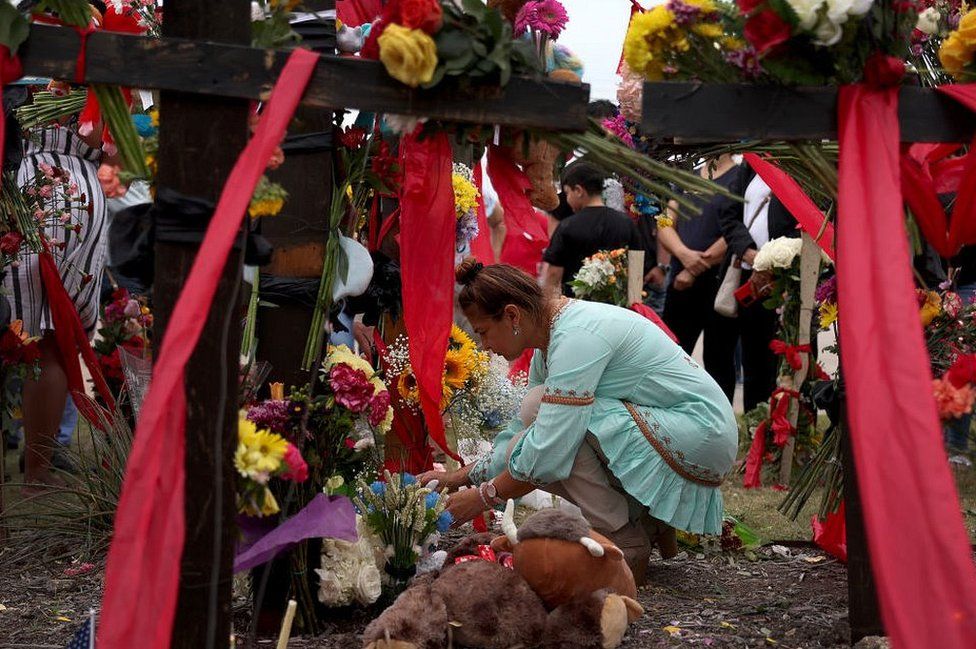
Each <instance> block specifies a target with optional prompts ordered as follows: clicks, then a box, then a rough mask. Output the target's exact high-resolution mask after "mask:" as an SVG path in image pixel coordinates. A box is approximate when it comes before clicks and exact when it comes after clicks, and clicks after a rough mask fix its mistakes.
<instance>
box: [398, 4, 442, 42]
mask: <svg viewBox="0 0 976 649" xmlns="http://www.w3.org/2000/svg"><path fill="white" fill-rule="evenodd" d="M397 22H398V23H400V24H401V25H403V26H404V27H409V28H410V29H422V30H423V31H425V32H427V33H428V34H435V33H437V32H438V31H439V30H440V28H441V26H442V25H443V24H444V12H443V10H442V9H441V3H440V2H438V0H400V20H398V21H397Z"/></svg>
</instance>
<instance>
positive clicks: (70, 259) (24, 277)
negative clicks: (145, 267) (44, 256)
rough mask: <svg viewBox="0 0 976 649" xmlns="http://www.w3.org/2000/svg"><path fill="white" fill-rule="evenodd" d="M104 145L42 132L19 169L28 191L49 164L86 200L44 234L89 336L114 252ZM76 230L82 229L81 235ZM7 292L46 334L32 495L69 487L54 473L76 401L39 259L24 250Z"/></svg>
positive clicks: (30, 414) (31, 326) (28, 403)
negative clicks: (68, 406)
mask: <svg viewBox="0 0 976 649" xmlns="http://www.w3.org/2000/svg"><path fill="white" fill-rule="evenodd" d="M94 133H101V129H100V128H96V129H95V130H94ZM98 144H100V142H98V137H97V136H91V137H88V138H85V137H82V136H81V135H79V134H78V132H77V131H75V130H74V129H73V128H71V127H68V126H62V125H52V126H48V127H44V128H40V129H37V130H34V131H32V132H30V133H28V134H27V135H26V137H25V143H24V157H23V160H22V161H21V163H20V167H19V168H18V171H17V182H18V184H19V185H20V186H22V187H23V186H24V185H26V184H28V183H30V182H31V181H32V179H33V178H34V175H35V173H36V172H37V170H38V169H43V168H44V166H46V165H50V166H51V167H59V168H61V169H63V170H64V171H66V172H67V173H68V174H69V175H70V178H71V181H72V182H73V183H75V184H76V185H77V187H78V192H77V194H78V196H81V197H84V199H83V200H81V201H77V202H76V203H75V204H74V205H73V206H72V207H71V209H70V212H69V214H68V215H66V216H65V218H64V219H63V220H62V219H47V220H46V221H45V225H44V234H45V236H46V237H47V239H48V240H49V241H51V242H52V243H56V245H57V248H55V249H53V250H52V253H53V256H54V258H55V261H56V263H57V265H58V269H59V270H60V272H61V280H62V282H63V283H64V286H65V288H66V289H67V291H68V295H69V296H70V297H71V299H72V300H73V301H74V304H75V306H76V307H77V309H78V314H79V315H80V316H81V322H82V325H83V326H84V327H85V331H86V332H88V335H89V337H91V336H92V334H93V333H94V331H95V323H96V321H97V319H98V310H99V293H98V287H99V286H100V285H101V277H102V271H103V269H104V266H105V259H106V249H107V241H106V237H105V232H106V225H107V220H106V219H107V216H106V209H105V195H104V193H103V192H102V188H101V186H100V185H99V182H98V164H99V161H100V160H101V158H102V151H101V150H100V149H99V148H97V146H98ZM75 225H78V226H80V230H78V231H75V230H74V226H75ZM61 243H63V248H62V247H61ZM3 288H4V291H3V292H4V295H5V297H6V299H7V300H8V301H9V303H10V308H11V311H12V312H13V318H15V319H20V320H23V322H24V329H25V331H27V332H29V333H30V334H31V335H33V336H40V337H41V340H40V351H41V361H40V365H41V371H40V375H39V376H38V378H37V379H36V380H32V379H27V380H25V381H24V386H23V393H22V408H21V409H22V412H23V423H24V434H25V460H26V462H25V472H24V477H25V482H27V483H28V485H29V486H28V487H27V488H26V489H25V490H26V491H28V492H30V491H34V490H37V489H38V488H39V487H43V486H44V485H52V484H60V482H61V479H60V478H59V477H58V476H56V475H55V474H53V473H52V471H51V454H52V450H53V448H54V436H55V434H56V433H57V431H58V426H59V423H60V421H61V415H62V412H63V411H64V404H65V400H66V398H67V396H68V386H67V377H66V375H65V371H64V367H63V366H62V363H61V359H60V356H59V354H58V352H57V345H56V343H55V340H54V331H53V330H54V322H53V320H52V317H51V309H50V306H49V304H48V300H47V296H46V295H45V292H44V287H43V285H42V283H41V272H40V263H39V257H38V255H37V254H34V253H31V252H29V251H27V250H26V249H24V250H22V251H21V255H20V263H19V264H17V265H16V266H12V267H10V268H8V269H7V274H6V276H5V277H4V280H3Z"/></svg>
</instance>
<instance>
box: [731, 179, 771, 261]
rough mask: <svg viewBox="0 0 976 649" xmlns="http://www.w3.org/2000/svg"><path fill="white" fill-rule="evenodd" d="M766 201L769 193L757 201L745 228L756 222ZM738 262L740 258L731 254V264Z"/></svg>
mask: <svg viewBox="0 0 976 649" xmlns="http://www.w3.org/2000/svg"><path fill="white" fill-rule="evenodd" d="M768 202H769V194H766V195H765V196H763V199H762V200H761V201H759V206H758V207H756V211H755V212H753V213H752V218H751V219H749V222H748V223H746V230H748V229H749V228H751V227H752V224H753V223H755V222H756V219H757V218H759V213H760V212H762V209H763V208H764V207H766V203H768ZM738 263H742V258H741V257H738V256H736V255H732V264H738Z"/></svg>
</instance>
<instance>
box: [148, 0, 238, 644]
mask: <svg viewBox="0 0 976 649" xmlns="http://www.w3.org/2000/svg"><path fill="white" fill-rule="evenodd" d="M250 28H251V25H250V8H249V6H248V4H247V3H245V2H233V3H216V2H199V1H198V0H167V3H166V21H165V24H164V25H163V32H164V34H165V35H166V36H182V37H187V38H199V39H206V40H214V41H224V42H231V43H248V42H249V41H250ZM247 112H248V104H247V102H246V101H242V100H240V99H222V98H217V97H202V96H200V95H189V94H183V93H179V92H165V91H164V92H163V93H162V95H161V101H160V116H161V120H160V123H161V127H160V146H159V174H158V183H159V186H160V187H169V188H172V189H174V190H176V191H179V192H180V193H182V194H184V195H187V196H192V197H197V198H201V199H206V200H210V201H213V202H216V200H217V198H218V196H219V195H220V191H221V189H222V188H223V186H224V181H225V180H226V178H227V175H228V174H229V172H230V169H231V167H232V166H233V164H234V161H235V160H236V159H237V156H238V154H239V153H240V151H241V150H242V149H243V148H244V145H245V143H246V141H247ZM197 252H198V246H197V245H194V244H176V243H164V242H158V243H157V244H156V280H155V287H154V304H155V313H156V323H157V324H156V327H157V331H158V332H160V334H161V337H165V335H166V325H167V323H168V321H169V317H170V314H171V313H172V310H173V306H174V304H175V302H176V299H177V296H178V295H179V294H180V291H181V290H182V288H183V284H184V281H185V279H186V277H187V275H188V274H189V270H190V266H191V264H192V262H193V259H194V257H195V256H196V254H197ZM240 282H241V255H240V253H239V252H238V251H234V252H231V255H230V257H229V259H228V261H227V267H226V268H225V269H224V273H223V276H222V277H221V279H220V283H219V285H218V287H217V293H216V296H215V298H214V302H213V306H212V308H211V310H210V313H209V314H205V313H201V314H199V317H201V318H207V322H206V325H205V328H204V331H203V336H202V337H201V339H200V343H199V345H198V346H197V349H196V350H195V351H194V353H193V356H192V358H191V359H190V362H189V364H188V366H187V371H186V377H187V379H186V410H187V413H186V459H185V466H186V505H185V512H186V540H185V543H184V549H183V558H182V564H181V567H180V585H179V595H178V596H179V602H178V604H177V610H176V618H175V620H174V623H173V640H172V647H174V648H177V649H182V648H186V649H191V648H192V649H199V648H200V647H227V644H228V638H229V637H230V622H231V619H230V602H231V580H232V577H233V572H232V571H233V552H234V544H235V542H236V540H237V539H236V527H235V524H234V516H235V514H236V503H235V492H234V466H233V456H234V449H235V447H236V445H237V391H238V372H239V369H238V363H239V361H238V350H239V349H240V326H239V323H240V319H241V313H240V312H239V306H238V303H239V291H240Z"/></svg>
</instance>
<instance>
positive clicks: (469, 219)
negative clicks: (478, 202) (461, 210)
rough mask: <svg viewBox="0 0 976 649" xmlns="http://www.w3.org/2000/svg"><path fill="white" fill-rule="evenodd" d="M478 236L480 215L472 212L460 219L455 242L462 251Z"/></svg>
mask: <svg viewBox="0 0 976 649" xmlns="http://www.w3.org/2000/svg"><path fill="white" fill-rule="evenodd" d="M476 236H478V213H477V212H476V211H475V210H471V211H469V212H468V213H467V214H465V215H464V216H462V217H461V218H460V219H458V222H457V230H456V234H455V241H454V242H455V244H456V245H457V248H458V250H460V249H461V248H464V246H465V245H467V243H468V242H469V241H471V240H472V239H474V238H475V237H476Z"/></svg>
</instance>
